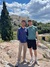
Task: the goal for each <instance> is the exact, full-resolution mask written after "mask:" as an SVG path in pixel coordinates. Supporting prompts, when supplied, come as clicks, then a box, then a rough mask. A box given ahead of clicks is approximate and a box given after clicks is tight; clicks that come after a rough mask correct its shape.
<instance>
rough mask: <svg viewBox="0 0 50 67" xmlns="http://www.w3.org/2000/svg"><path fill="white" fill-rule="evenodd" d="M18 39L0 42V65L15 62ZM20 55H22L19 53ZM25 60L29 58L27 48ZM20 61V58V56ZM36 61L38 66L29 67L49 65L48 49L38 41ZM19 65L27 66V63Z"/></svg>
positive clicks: (45, 66)
mask: <svg viewBox="0 0 50 67" xmlns="http://www.w3.org/2000/svg"><path fill="white" fill-rule="evenodd" d="M18 47H19V41H17V40H14V41H10V42H3V43H0V67H13V66H14V65H15V64H16V62H17V56H18ZM21 57H22V55H21ZM26 58H27V60H28V61H29V60H30V54H29V51H28V49H27V57H26ZM21 61H22V58H21ZM38 61H39V63H40V66H38V65H35V66H34V65H33V66H31V67H50V49H48V48H47V47H46V46H44V45H43V44H41V43H39V46H38ZM19 67H28V64H25V65H23V64H20V65H19Z"/></svg>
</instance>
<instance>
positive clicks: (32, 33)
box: [27, 25, 37, 40]
mask: <svg viewBox="0 0 50 67" xmlns="http://www.w3.org/2000/svg"><path fill="white" fill-rule="evenodd" d="M27 30H28V39H29V40H35V39H36V31H37V27H36V26H33V25H32V26H29V27H28V28H27Z"/></svg>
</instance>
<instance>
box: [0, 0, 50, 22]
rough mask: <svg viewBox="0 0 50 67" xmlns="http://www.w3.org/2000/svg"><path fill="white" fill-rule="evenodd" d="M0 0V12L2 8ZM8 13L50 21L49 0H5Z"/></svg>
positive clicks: (1, 0) (0, 0)
mask: <svg viewBox="0 0 50 67" xmlns="http://www.w3.org/2000/svg"><path fill="white" fill-rule="evenodd" d="M2 2H3V0H0V14H1V10H2ZM5 2H6V5H7V9H8V11H9V14H10V15H12V14H14V15H19V16H24V17H25V16H26V17H30V18H31V19H34V20H37V21H39V22H40V21H41V22H50V0H5Z"/></svg>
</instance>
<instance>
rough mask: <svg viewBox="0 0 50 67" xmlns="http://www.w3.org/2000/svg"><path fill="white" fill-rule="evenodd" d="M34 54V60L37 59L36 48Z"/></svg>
mask: <svg viewBox="0 0 50 67" xmlns="http://www.w3.org/2000/svg"><path fill="white" fill-rule="evenodd" d="M34 55H35V61H37V49H36V50H34Z"/></svg>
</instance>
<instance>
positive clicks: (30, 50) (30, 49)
mask: <svg viewBox="0 0 50 67" xmlns="http://www.w3.org/2000/svg"><path fill="white" fill-rule="evenodd" d="M29 52H30V55H31V58H32V57H33V53H32V48H29Z"/></svg>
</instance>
